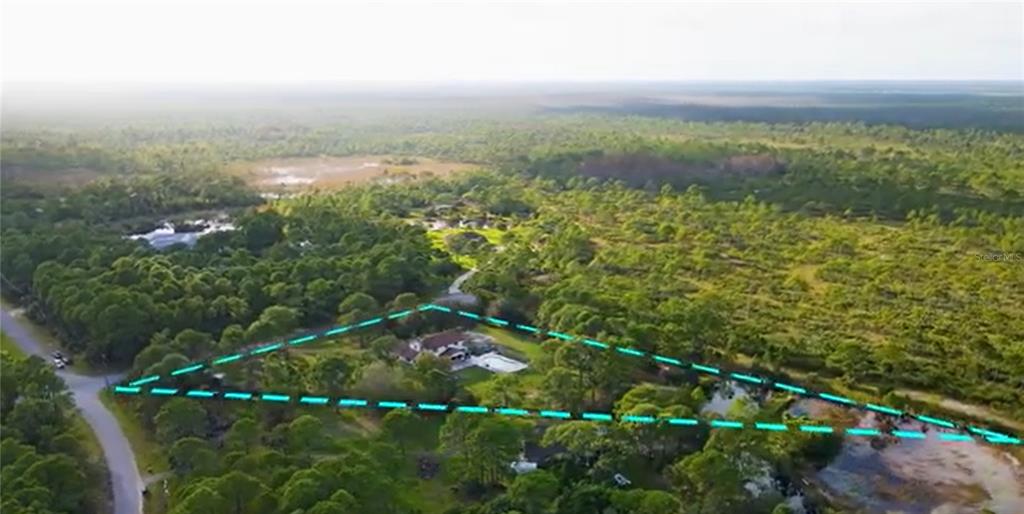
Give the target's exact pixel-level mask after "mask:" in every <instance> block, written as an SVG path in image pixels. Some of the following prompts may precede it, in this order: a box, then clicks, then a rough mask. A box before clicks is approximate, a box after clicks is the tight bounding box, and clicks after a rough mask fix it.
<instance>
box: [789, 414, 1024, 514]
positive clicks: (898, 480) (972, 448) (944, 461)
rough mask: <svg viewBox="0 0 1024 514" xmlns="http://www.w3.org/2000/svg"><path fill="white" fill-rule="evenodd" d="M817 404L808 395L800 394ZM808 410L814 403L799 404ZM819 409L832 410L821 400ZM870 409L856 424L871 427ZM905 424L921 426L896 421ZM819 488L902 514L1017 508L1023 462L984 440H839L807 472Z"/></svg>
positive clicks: (1022, 498) (1021, 500)
mask: <svg viewBox="0 0 1024 514" xmlns="http://www.w3.org/2000/svg"><path fill="white" fill-rule="evenodd" d="M806 402H814V403H819V404H820V403H822V402H819V401H816V400H801V401H800V402H797V403H798V404H805V403H806ZM800 408H801V409H805V410H806V411H808V412H810V413H813V412H815V411H818V410H819V409H820V408H821V407H820V406H807V405H801V406H800ZM825 408H835V407H832V406H827V407H825ZM877 425H878V419H877V418H876V416H875V414H874V413H862V414H861V415H860V416H859V422H858V426H864V427H871V426H877ZM895 428H897V429H905V430H929V431H930V432H933V431H934V430H935V429H934V427H930V428H927V427H924V426H922V424H921V423H919V422H913V421H908V422H902V423H898V424H897V426H896V427H895ZM814 479H815V482H817V483H818V485H819V486H820V487H821V488H822V490H823V491H824V492H826V493H827V494H829V495H830V496H833V497H836V498H837V499H839V500H840V502H841V503H844V504H845V503H849V504H852V505H853V506H856V507H858V508H861V509H865V510H867V511H868V512H887V513H889V512H891V513H904V514H961V513H963V514H968V513H969V514H976V513H978V512H979V511H980V510H981V509H989V510H991V511H992V512H996V513H997V514H1020V513H1024V467H1022V466H1021V463H1020V462H1019V461H1018V460H1017V459H1015V458H1014V457H1013V456H1012V455H1011V454H1010V453H1008V452H1006V451H1004V450H1002V449H1000V448H999V447H996V446H993V445H990V444H986V443H962V442H948V441H941V440H939V439H938V438H936V437H928V438H927V439H921V440H916V439H915V440H909V439H900V440H894V441H889V442H888V444H884V445H878V444H877V441H876V444H875V445H874V446H873V445H872V444H871V440H870V439H866V438H853V437H850V438H847V439H846V440H845V442H844V443H843V448H842V450H841V451H840V453H839V455H838V456H836V457H835V458H834V459H833V460H832V462H831V463H829V465H828V466H826V467H825V468H824V469H822V470H820V471H819V472H818V473H817V474H816V475H815V477H814Z"/></svg>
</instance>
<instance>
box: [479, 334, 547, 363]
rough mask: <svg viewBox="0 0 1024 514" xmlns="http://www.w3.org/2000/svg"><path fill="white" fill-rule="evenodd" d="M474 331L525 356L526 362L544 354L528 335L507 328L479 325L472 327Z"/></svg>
mask: <svg viewBox="0 0 1024 514" xmlns="http://www.w3.org/2000/svg"><path fill="white" fill-rule="evenodd" d="M473 331H474V332H480V333H481V334H486V335H488V336H490V337H492V338H493V339H494V341H495V342H496V343H497V344H500V345H501V346H504V347H506V348H509V349H511V350H513V351H514V352H515V353H518V354H520V355H521V356H523V357H524V358H526V360H527V362H533V361H535V360H537V359H539V358H540V357H541V356H543V355H544V349H543V348H541V347H540V344H539V343H537V342H536V341H534V340H533V339H530V338H528V337H524V336H521V335H519V334H514V333H512V332H509V331H508V330H504V329H500V328H496V327H491V326H487V325H479V326H477V327H476V328H474V329H473Z"/></svg>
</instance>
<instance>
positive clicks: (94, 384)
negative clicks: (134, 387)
mask: <svg viewBox="0 0 1024 514" xmlns="http://www.w3.org/2000/svg"><path fill="white" fill-rule="evenodd" d="M18 318H19V316H18V314H16V313H11V312H8V311H7V310H2V311H0V321H2V323H0V325H2V326H3V330H4V333H6V334H7V335H8V336H10V338H11V339H12V340H14V342H15V343H17V345H18V346H19V347H21V349H22V350H23V351H24V352H25V353H29V354H33V355H38V356H40V357H42V358H44V359H46V360H47V361H50V356H49V352H48V351H47V349H46V346H44V345H42V344H40V343H39V342H38V341H36V339H35V337H33V335H32V332H30V331H29V330H27V329H26V328H25V326H24V325H22V324H20V323H19V319H18ZM57 375H58V376H60V377H61V378H63V379H64V382H66V383H67V384H68V388H69V389H70V390H71V393H72V394H73V395H74V398H75V404H76V405H77V406H78V409H79V410H80V411H81V412H82V417H83V418H85V421H86V422H88V423H89V426H91V427H92V430H93V432H95V433H96V438H97V439H99V441H100V446H101V447H103V455H104V457H106V460H107V469H109V470H110V482H111V485H112V488H113V492H114V514H141V513H142V487H143V482H142V477H141V476H139V469H138V467H137V466H136V465H135V454H134V453H132V447H131V445H130V444H128V439H127V438H125V436H124V432H122V431H121V426H120V425H118V424H117V419H116V418H114V416H113V414H111V413H110V411H108V410H107V408H106V407H105V406H104V405H103V404H102V403H100V397H99V392H100V390H102V389H103V388H104V387H106V385H107V384H108V383H111V384H113V383H116V382H119V381H120V380H121V379H122V378H123V376H122V375H106V376H102V375H101V376H86V375H79V374H77V373H73V372H70V371H67V370H63V371H58V372H57Z"/></svg>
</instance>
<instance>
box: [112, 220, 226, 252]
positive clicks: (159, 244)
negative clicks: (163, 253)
mask: <svg viewBox="0 0 1024 514" xmlns="http://www.w3.org/2000/svg"><path fill="white" fill-rule="evenodd" d="M188 224H189V225H191V226H202V227H204V228H203V229H202V230H198V231H189V232H179V231H178V230H177V229H176V228H175V226H174V224H173V223H171V222H166V223H164V224H163V225H162V226H160V227H157V228H155V229H153V230H151V231H149V232H144V233H140V234H131V235H128V236H125V237H127V238H128V239H133V240H140V239H141V240H144V241H146V242H147V243H149V245H150V246H152V247H153V248H156V249H157V250H163V249H164V248H167V247H169V246H172V245H176V244H185V245H187V246H195V244H196V241H198V240H199V238H200V237H203V236H205V235H207V234H212V233H214V232H227V231H231V230H235V228H236V227H235V226H234V225H233V224H231V223H228V222H224V221H210V220H192V221H189V222H188Z"/></svg>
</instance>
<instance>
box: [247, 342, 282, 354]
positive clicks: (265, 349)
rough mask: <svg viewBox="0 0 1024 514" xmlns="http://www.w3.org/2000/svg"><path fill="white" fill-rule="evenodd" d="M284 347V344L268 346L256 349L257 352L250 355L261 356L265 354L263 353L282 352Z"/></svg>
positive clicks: (254, 351)
mask: <svg viewBox="0 0 1024 514" xmlns="http://www.w3.org/2000/svg"><path fill="white" fill-rule="evenodd" d="M283 347H284V343H274V344H268V345H267V346H261V347H259V348H256V349H255V350H251V351H250V352H249V355H260V354H263V353H269V352H273V351H275V350H280V349H281V348H283Z"/></svg>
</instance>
